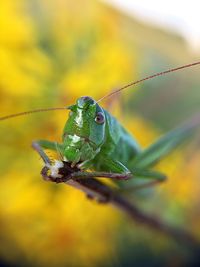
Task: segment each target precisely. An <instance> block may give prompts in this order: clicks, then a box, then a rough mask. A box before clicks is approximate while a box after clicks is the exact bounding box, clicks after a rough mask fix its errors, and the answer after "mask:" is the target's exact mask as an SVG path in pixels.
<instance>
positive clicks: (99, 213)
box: [0, 0, 200, 267]
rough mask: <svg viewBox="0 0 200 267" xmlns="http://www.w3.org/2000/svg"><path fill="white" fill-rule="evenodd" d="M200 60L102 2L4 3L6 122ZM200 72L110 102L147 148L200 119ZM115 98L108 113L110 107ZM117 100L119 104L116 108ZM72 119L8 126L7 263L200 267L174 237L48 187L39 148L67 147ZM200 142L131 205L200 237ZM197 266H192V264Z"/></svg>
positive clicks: (1, 225)
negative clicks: (52, 143)
mask: <svg viewBox="0 0 200 267" xmlns="http://www.w3.org/2000/svg"><path fill="white" fill-rule="evenodd" d="M192 61H195V56H194V55H193V54H192V53H191V52H190V51H189V50H188V48H187V46H186V44H185V42H184V40H183V39H182V38H180V37H179V36H177V35H175V34H171V33H169V32H165V31H162V30H160V29H157V28H154V27H152V26H148V25H147V24H142V23H139V22H138V21H136V20H134V19H133V18H130V17H128V16H126V15H124V14H122V13H120V11H117V10H116V9H114V8H112V7H108V6H106V5H105V4H102V3H100V2H99V1H94V0H77V1H69V0H65V1H64V0H50V1H49V0H28V1H26V0H2V1H1V3H0V106H1V115H2V116H3V115H7V114H10V113H14V112H20V111H25V110H30V109H34V108H45V107H57V106H61V107H62V106H66V105H69V104H73V103H74V101H75V100H76V98H78V97H79V96H83V95H89V96H92V97H94V98H95V99H98V98H100V97H102V96H103V95H104V94H106V93H109V92H110V91H111V90H113V89H115V88H117V87H118V86H120V85H123V84H126V83H127V82H129V81H131V80H136V79H139V78H141V77H144V76H147V75H149V74H152V73H155V72H157V71H162V70H165V69H167V68H169V67H175V66H179V65H182V64H185V63H190V62H192ZM199 83H200V76H199V68H198V67H196V68H192V69H190V70H185V71H182V72H179V73H174V74H171V75H168V76H165V77H161V78H158V79H153V80H150V81H148V82H146V83H144V84H140V85H138V86H137V88H134V89H131V88H129V89H127V90H126V91H124V92H123V94H122V95H120V96H115V97H114V98H113V99H111V100H113V101H111V100H109V101H105V102H104V106H105V107H106V108H107V107H108V106H109V110H110V112H112V114H114V115H115V116H116V117H117V118H118V119H119V120H120V121H121V122H123V124H124V125H125V127H126V128H128V129H129V131H131V132H132V133H134V135H135V136H136V138H137V139H138V140H139V142H140V144H141V145H142V146H143V147H145V146H147V145H148V144H150V143H151V142H153V141H154V140H155V139H156V137H157V136H159V135H160V134H162V133H164V132H166V131H167V130H170V129H171V128H173V127H175V126H176V125H177V124H179V123H181V122H183V121H184V120H186V119H187V118H189V117H190V116H191V115H192V114H195V113H196V112H198V111H199V103H200V91H199ZM108 102H109V105H108ZM110 102H111V103H112V105H110ZM66 119H67V113H65V112H64V111H57V112H52V113H41V114H37V115H33V116H27V117H21V118H16V119H15V120H14V119H13V120H8V121H5V122H2V123H1V125H0V137H1V145H0V149H1V160H0V175H1V186H0V260H1V266H61V267H62V266H83V267H84V266H97V267H98V266H99V267H101V266H108V267H109V266H110V267H111V266H116V267H119V266H125V267H126V266H127V267H128V266H173V267H174V266H193V265H194V264H195V263H196V260H198V259H194V258H190V257H189V256H188V255H187V253H186V251H184V249H183V248H182V247H181V245H179V246H178V245H177V244H175V243H174V242H172V241H171V240H168V239H167V238H166V237H163V236H161V235H159V234H158V233H155V232H151V231H150V230H149V229H146V228H144V227H142V226H141V227H140V226H139V225H136V224H132V222H130V221H129V220H128V218H127V217H126V216H124V215H123V214H121V213H120V212H118V211H116V210H114V209H113V207H109V206H106V205H99V204H96V203H95V202H91V201H89V200H88V199H86V197H85V196H84V195H83V194H82V193H81V192H78V191H76V190H75V189H71V188H68V187H67V186H66V185H54V184H51V183H45V182H44V181H43V180H42V179H41V177H40V170H41V167H42V161H41V160H40V159H39V158H38V155H37V154H36V153H35V152H34V151H33V150H32V149H31V142H32V140H37V139H49V140H57V141H59V140H60V139H61V133H62V127H63V126H64V123H65V121H66ZM199 143H200V139H199V137H198V135H197V136H196V137H195V138H194V139H193V140H190V142H189V143H188V144H187V146H184V147H182V148H181V149H179V150H178V151H176V152H175V153H173V154H172V155H171V156H170V157H168V158H167V159H166V160H164V161H162V163H160V164H159V166H158V169H159V170H161V171H163V172H164V173H166V174H167V175H168V177H169V180H168V181H167V182H166V183H165V184H163V185H162V186H160V187H158V188H156V190H154V191H153V192H151V194H150V193H146V194H144V195H143V198H139V199H135V197H133V200H134V201H136V202H137V204H138V206H141V208H142V209H144V210H146V211H147V212H153V213H154V214H156V215H157V216H161V217H162V218H163V219H165V220H166V221H167V222H169V223H171V224H174V225H176V226H177V227H182V228H187V229H188V230H190V231H191V232H192V233H193V234H194V235H195V236H197V237H199V238H200V211H199V205H200V168H199V166H200V152H199V149H198V148H199ZM188 264H189V265H188Z"/></svg>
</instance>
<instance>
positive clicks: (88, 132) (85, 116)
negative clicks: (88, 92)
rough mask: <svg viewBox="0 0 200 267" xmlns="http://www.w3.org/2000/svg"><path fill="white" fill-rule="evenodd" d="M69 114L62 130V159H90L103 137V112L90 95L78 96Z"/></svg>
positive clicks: (97, 149) (74, 162)
mask: <svg viewBox="0 0 200 267" xmlns="http://www.w3.org/2000/svg"><path fill="white" fill-rule="evenodd" d="M69 109H70V114H69V118H68V120H67V122H66V124H65V127H64V132H63V154H64V159H65V160H67V161H69V162H72V165H74V166H75V165H76V164H77V163H82V165H84V162H86V161H87V162H88V161H90V160H92V159H93V158H94V157H95V156H96V154H97V153H98V152H99V151H100V147H101V145H102V144H103V142H104V138H105V114H104V111H103V109H102V108H101V107H100V106H99V105H98V104H97V103H96V102H95V101H94V100H93V99H92V98H90V97H88V96H84V97H80V98H79V99H78V100H77V102H76V104H75V105H72V106H70V107H69Z"/></svg>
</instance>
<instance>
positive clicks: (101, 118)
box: [95, 112, 105, 124]
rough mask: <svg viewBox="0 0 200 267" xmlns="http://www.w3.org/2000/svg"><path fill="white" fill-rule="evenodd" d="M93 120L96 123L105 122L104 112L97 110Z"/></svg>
mask: <svg viewBox="0 0 200 267" xmlns="http://www.w3.org/2000/svg"><path fill="white" fill-rule="evenodd" d="M95 121H96V123H98V124H103V123H104V122H105V117H104V114H103V113H102V112H98V113H97V115H96V117H95Z"/></svg>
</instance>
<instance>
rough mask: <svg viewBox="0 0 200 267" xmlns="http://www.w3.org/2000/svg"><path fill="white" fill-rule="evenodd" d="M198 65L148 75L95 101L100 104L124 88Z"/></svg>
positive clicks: (188, 65)
mask: <svg viewBox="0 0 200 267" xmlns="http://www.w3.org/2000/svg"><path fill="white" fill-rule="evenodd" d="M199 64H200V61H198V62H194V63H191V64H187V65H184V66H180V67H177V68H173V69H168V70H165V71H161V72H158V73H156V74H153V75H150V76H148V77H146V78H143V79H141V80H138V81H134V82H130V83H128V84H126V85H124V86H122V87H121V88H119V89H117V90H115V91H114V92H111V93H109V94H107V95H105V96H103V97H102V98H100V99H99V100H98V101H97V103H98V102H100V101H102V100H103V99H105V98H107V97H110V96H112V95H114V94H117V93H119V92H121V91H123V90H124V89H126V88H128V87H130V86H133V85H136V84H138V83H141V82H144V81H146V80H150V79H152V78H155V77H158V76H162V75H165V74H167V73H170V72H174V71H178V70H181V69H185V68H190V67H193V66H196V65H199Z"/></svg>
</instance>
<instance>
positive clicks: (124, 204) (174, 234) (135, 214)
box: [42, 169, 200, 253]
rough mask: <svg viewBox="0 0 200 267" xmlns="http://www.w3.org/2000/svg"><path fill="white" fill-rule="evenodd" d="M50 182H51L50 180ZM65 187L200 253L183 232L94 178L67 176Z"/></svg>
mask: <svg viewBox="0 0 200 267" xmlns="http://www.w3.org/2000/svg"><path fill="white" fill-rule="evenodd" d="M45 173H46V171H44V169H43V170H42V175H43V177H44V178H45V180H46V179H47V177H46V176H45ZM51 181H52V180H51ZM65 183H66V184H67V185H71V186H73V187H75V188H76V189H79V190H82V191H83V192H85V193H86V195H88V196H89V197H90V198H95V199H97V200H98V201H99V202H103V203H108V204H109V203H110V204H112V205H114V206H115V207H117V208H118V209H120V210H122V211H123V212H124V213H126V214H127V215H128V216H129V217H130V218H131V219H132V220H133V221H134V222H136V223H138V224H140V225H141V224H142V225H144V226H146V227H149V228H150V229H152V230H155V231H158V232H160V233H162V234H164V235H166V236H168V237H170V238H172V239H173V240H174V241H176V242H177V243H180V244H181V245H184V246H185V247H187V248H189V249H190V251H192V252H195V253H196V252H197V253H199V252H200V243H199V241H198V240H197V239H196V238H195V237H194V236H192V234H190V233H188V232H187V231H185V230H181V229H179V228H177V227H174V226H171V225H168V224H166V223H165V222H163V221H162V220H160V219H159V218H156V217H155V216H153V215H149V214H146V213H145V212H143V211H141V210H140V209H139V208H137V207H136V206H135V205H134V204H133V203H131V202H129V201H128V200H127V199H126V198H124V197H123V196H121V195H120V194H119V193H118V192H116V191H114V190H113V189H112V188H111V187H109V186H107V185H105V184H103V183H102V182H101V181H99V180H96V179H94V178H88V179H76V180H73V179H69V176H67V181H66V182H65Z"/></svg>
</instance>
